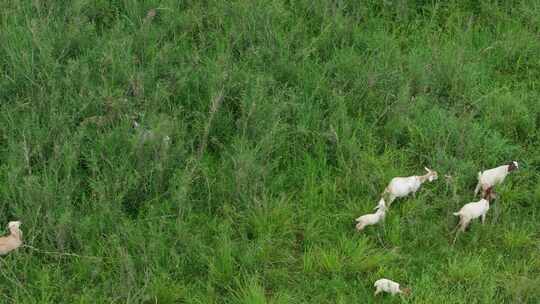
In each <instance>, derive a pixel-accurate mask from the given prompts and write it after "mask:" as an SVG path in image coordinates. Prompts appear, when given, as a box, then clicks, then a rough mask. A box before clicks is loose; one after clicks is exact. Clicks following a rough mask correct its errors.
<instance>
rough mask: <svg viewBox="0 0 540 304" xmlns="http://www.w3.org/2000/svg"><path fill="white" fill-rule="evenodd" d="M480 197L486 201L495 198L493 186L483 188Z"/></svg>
mask: <svg viewBox="0 0 540 304" xmlns="http://www.w3.org/2000/svg"><path fill="white" fill-rule="evenodd" d="M482 198H483V199H485V200H487V201H492V200H494V199H496V198H497V194H496V193H495V191H493V186H492V187H488V188H486V189H484V191H483V193H482Z"/></svg>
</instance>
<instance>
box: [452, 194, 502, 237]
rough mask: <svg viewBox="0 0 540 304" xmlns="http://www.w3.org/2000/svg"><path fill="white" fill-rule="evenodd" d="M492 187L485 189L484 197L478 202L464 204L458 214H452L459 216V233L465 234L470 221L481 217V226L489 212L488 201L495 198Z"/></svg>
mask: <svg viewBox="0 0 540 304" xmlns="http://www.w3.org/2000/svg"><path fill="white" fill-rule="evenodd" d="M492 189H493V188H492V187H490V188H487V189H486V191H485V196H484V197H483V198H482V199H481V200H479V201H478V202H471V203H468V204H465V205H464V206H463V207H461V209H460V210H459V211H458V212H454V213H453V214H454V215H455V216H459V226H460V230H461V232H465V229H467V226H468V225H469V223H470V222H471V220H473V219H476V218H479V217H482V224H484V222H485V220H486V214H487V212H488V210H489V201H490V200H492V199H493V198H495V194H494V193H493V192H492Z"/></svg>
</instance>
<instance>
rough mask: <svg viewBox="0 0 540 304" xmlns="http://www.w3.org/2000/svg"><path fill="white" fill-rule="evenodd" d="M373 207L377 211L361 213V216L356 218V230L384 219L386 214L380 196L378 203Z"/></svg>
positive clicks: (384, 205)
mask: <svg viewBox="0 0 540 304" xmlns="http://www.w3.org/2000/svg"><path fill="white" fill-rule="evenodd" d="M375 209H377V212H375V213H372V214H366V215H362V216H361V217H359V218H357V219H356V221H357V222H358V223H357V224H356V230H358V231H362V230H364V228H365V227H366V226H369V225H375V224H377V223H378V222H380V221H382V220H383V219H384V216H385V215H386V204H385V203H384V199H382V198H381V200H380V201H379V204H378V205H377V207H375Z"/></svg>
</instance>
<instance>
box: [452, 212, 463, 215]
mask: <svg viewBox="0 0 540 304" xmlns="http://www.w3.org/2000/svg"><path fill="white" fill-rule="evenodd" d="M452 214H453V215H455V216H460V215H461V213H459V211H458V212H454V213H452Z"/></svg>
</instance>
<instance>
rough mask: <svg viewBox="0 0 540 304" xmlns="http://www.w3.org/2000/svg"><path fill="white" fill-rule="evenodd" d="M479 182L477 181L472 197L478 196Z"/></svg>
mask: <svg viewBox="0 0 540 304" xmlns="http://www.w3.org/2000/svg"><path fill="white" fill-rule="evenodd" d="M480 186H481V184H480V181H478V184H476V188H475V189H474V196H476V195H477V194H478V191H480Z"/></svg>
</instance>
